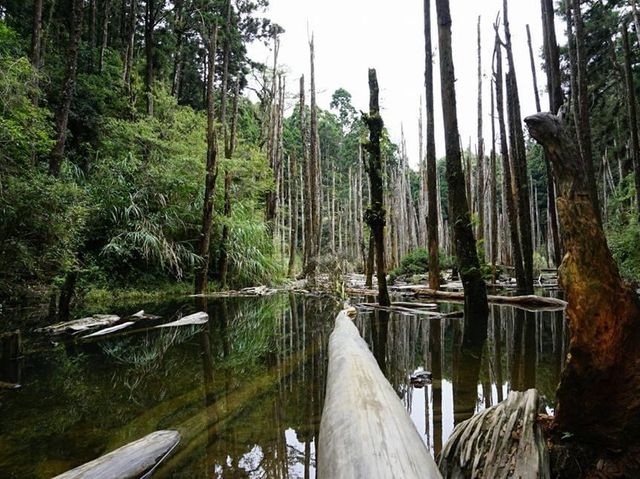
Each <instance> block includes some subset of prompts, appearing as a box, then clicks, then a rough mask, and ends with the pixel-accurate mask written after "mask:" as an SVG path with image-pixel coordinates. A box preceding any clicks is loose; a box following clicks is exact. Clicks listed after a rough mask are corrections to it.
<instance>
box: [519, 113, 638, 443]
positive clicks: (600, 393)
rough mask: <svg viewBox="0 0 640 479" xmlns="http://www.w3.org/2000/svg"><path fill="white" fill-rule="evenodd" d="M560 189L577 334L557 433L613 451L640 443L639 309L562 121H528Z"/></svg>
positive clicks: (566, 281)
mask: <svg viewBox="0 0 640 479" xmlns="http://www.w3.org/2000/svg"><path fill="white" fill-rule="evenodd" d="M525 122H526V123H527V126H528V127H529V132H530V134H531V136H532V137H533V138H534V139H535V140H536V141H538V142H539V143H540V144H541V145H542V146H543V147H544V149H545V151H546V152H547V154H548V155H549V158H550V160H551V163H552V165H553V171H554V175H555V177H556V181H557V184H558V198H557V203H558V213H559V216H560V221H561V224H562V227H563V232H564V238H565V248H566V254H565V256H564V259H563V262H562V266H561V267H560V270H559V280H560V284H561V286H562V288H563V289H564V291H565V294H566V298H567V301H568V306H567V310H566V314H567V318H568V321H569V326H570V331H571V342H570V345H569V354H568V356H567V358H568V359H567V363H566V366H565V369H564V371H563V373H562V378H561V381H560V386H559V387H558V391H557V395H556V401H557V404H556V412H555V419H554V422H555V425H556V426H557V428H558V430H559V431H568V432H571V433H573V434H574V435H576V437H577V438H578V439H579V440H584V441H590V442H595V443H597V444H600V445H602V446H603V447H607V448H609V449H614V448H616V447H620V446H623V445H625V444H629V443H636V444H637V442H638V440H639V439H640V396H639V395H638V390H640V371H639V370H638V367H637V364H638V362H639V361H640V350H639V349H638V347H637V345H638V344H639V342H640V303H639V302H638V297H637V295H636V293H635V291H634V290H633V289H632V288H631V287H629V286H628V285H627V284H625V283H624V282H623V281H622V279H621V278H620V274H619V272H618V268H617V266H616V263H615V261H614V259H613V257H612V256H611V252H610V251H609V249H608V247H607V242H606V238H605V235H604V231H603V229H602V226H601V224H600V222H599V219H598V215H597V212H596V210H595V207H594V204H593V202H592V201H591V198H590V194H589V188H590V186H589V183H588V179H587V178H586V175H585V171H584V168H583V164H582V161H581V158H580V155H579V153H578V150H577V148H576V146H575V144H574V142H573V140H572V139H571V137H570V136H569V134H568V132H567V130H566V129H565V127H564V125H563V124H562V122H561V120H560V119H559V118H557V117H555V116H553V115H551V114H548V113H541V114H537V115H534V116H531V117H528V118H526V119H525Z"/></svg>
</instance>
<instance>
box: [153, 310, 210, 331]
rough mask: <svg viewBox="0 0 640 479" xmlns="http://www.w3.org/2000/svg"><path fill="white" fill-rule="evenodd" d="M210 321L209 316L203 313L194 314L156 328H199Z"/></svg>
mask: <svg viewBox="0 0 640 479" xmlns="http://www.w3.org/2000/svg"><path fill="white" fill-rule="evenodd" d="M207 321H209V315H208V314H207V313H205V312H203V311H200V312H199V313H193V314H190V315H189V316H185V317H183V318H180V319H178V320H176V321H172V322H170V323H165V324H160V325H158V326H156V327H155V328H156V329H157V328H178V327H181V326H197V325H200V324H205V323H206V322H207Z"/></svg>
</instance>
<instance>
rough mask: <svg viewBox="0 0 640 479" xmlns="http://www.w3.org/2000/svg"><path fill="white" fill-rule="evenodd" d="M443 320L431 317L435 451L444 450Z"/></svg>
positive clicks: (430, 349)
mask: <svg viewBox="0 0 640 479" xmlns="http://www.w3.org/2000/svg"><path fill="white" fill-rule="evenodd" d="M441 321H442V320H441V319H439V318H437V319H431V320H430V324H429V351H430V352H431V375H432V376H431V393H432V395H433V452H434V454H435V455H438V454H439V453H440V451H441V450H442V332H441V324H440V322H441Z"/></svg>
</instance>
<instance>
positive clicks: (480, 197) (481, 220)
mask: <svg viewBox="0 0 640 479" xmlns="http://www.w3.org/2000/svg"><path fill="white" fill-rule="evenodd" d="M481 40H482V37H481V31H480V16H478V158H477V161H478V185H477V194H478V241H482V240H483V239H484V138H483V137H482V42H481ZM481 260H482V261H484V259H483V258H481Z"/></svg>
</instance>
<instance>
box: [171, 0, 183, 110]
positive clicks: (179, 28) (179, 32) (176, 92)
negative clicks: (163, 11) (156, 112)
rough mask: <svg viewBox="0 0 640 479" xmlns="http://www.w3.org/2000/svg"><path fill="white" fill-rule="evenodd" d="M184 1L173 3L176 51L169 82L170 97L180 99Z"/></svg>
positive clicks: (178, 0) (179, 0)
mask: <svg viewBox="0 0 640 479" xmlns="http://www.w3.org/2000/svg"><path fill="white" fill-rule="evenodd" d="M183 1H184V0H177V1H176V2H175V25H176V26H175V34H176V49H175V52H174V54H173V55H174V56H173V75H172V80H171V95H173V96H174V97H176V98H180V80H181V78H182V62H183V58H182V43H183V41H184V18H183V8H184V4H183Z"/></svg>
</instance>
